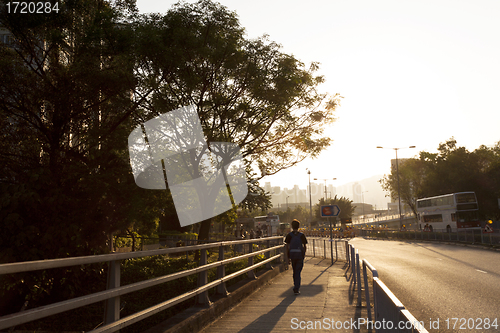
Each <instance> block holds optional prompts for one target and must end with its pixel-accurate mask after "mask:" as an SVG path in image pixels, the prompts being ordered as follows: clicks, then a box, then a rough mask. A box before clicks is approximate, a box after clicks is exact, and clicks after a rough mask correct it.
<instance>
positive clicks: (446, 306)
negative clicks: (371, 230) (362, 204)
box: [350, 238, 500, 333]
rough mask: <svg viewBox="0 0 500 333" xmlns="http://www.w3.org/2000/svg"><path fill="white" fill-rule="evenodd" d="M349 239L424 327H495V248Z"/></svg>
mask: <svg viewBox="0 0 500 333" xmlns="http://www.w3.org/2000/svg"><path fill="white" fill-rule="evenodd" d="M350 243H351V244H352V245H353V246H354V247H355V248H356V249H358V250H359V255H360V258H362V259H367V260H368V261H369V262H370V264H372V265H373V266H374V267H375V268H376V269H377V271H378V273H379V278H381V279H382V281H383V282H384V283H385V284H386V285H387V286H388V287H389V288H390V289H391V291H392V292H393V293H394V294H395V295H396V297H397V298H398V299H399V300H400V301H401V302H402V303H403V304H404V305H405V306H406V308H407V309H408V310H410V312H411V313H412V314H413V315H414V316H415V317H416V318H417V319H418V320H419V321H423V322H424V325H425V328H426V329H427V330H429V332H488V333H490V332H491V333H493V332H500V252H498V251H490V250H485V249H480V248H473V247H463V246H459V245H447V244H435V243H417V242H402V241H389V240H368V239H363V238H354V239H352V240H351V241H350ZM455 318H456V319H455ZM437 320H439V322H437ZM431 324H432V325H433V327H430V326H431ZM495 325H496V327H495ZM438 327H439V328H438ZM453 328H454V329H453Z"/></svg>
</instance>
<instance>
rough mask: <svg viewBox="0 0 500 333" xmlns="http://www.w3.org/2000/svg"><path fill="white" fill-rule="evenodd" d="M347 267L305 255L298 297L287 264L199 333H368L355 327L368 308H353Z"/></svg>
mask: <svg viewBox="0 0 500 333" xmlns="http://www.w3.org/2000/svg"><path fill="white" fill-rule="evenodd" d="M345 265H346V264H345V262H340V261H339V262H336V263H334V265H333V266H331V260H330V259H319V258H311V257H307V258H306V259H305V263H304V269H303V270H302V286H301V288H300V295H297V296H296V295H294V293H293V291H292V287H293V279H292V271H291V266H290V269H289V270H288V271H286V272H284V273H282V274H280V275H279V276H277V277H275V278H274V279H273V280H271V281H270V282H269V283H268V284H267V285H265V286H264V287H262V288H260V289H259V290H257V291H255V292H254V293H253V294H252V295H250V296H249V297H247V298H246V299H245V300H243V301H242V302H241V303H240V304H238V305H237V306H236V307H234V308H233V309H231V310H229V311H228V312H226V313H225V314H224V315H223V316H221V317H220V318H217V319H216V320H215V321H214V322H213V323H211V324H210V326H208V327H205V328H204V330H202V332H203V333H220V332H231V333H233V332H291V331H302V332H332V331H335V332H372V331H371V330H368V329H367V327H366V325H364V326H362V327H360V325H358V318H359V320H360V321H361V322H362V321H363V320H366V318H367V313H366V308H365V307H362V308H357V307H356V295H355V294H354V292H353V291H352V289H353V288H352V286H351V283H352V282H351V280H349V281H348V280H347V278H346V276H345ZM349 274H350V273H349ZM350 286H351V287H350Z"/></svg>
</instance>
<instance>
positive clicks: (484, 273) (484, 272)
mask: <svg viewBox="0 0 500 333" xmlns="http://www.w3.org/2000/svg"><path fill="white" fill-rule="evenodd" d="M476 271H478V272H481V273H484V274H488V272H485V271H482V270H480V269H476Z"/></svg>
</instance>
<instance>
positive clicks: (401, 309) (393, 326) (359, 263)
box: [348, 244, 428, 333]
mask: <svg viewBox="0 0 500 333" xmlns="http://www.w3.org/2000/svg"><path fill="white" fill-rule="evenodd" d="M348 253H349V254H350V255H349V256H348V258H349V269H350V270H351V276H352V279H353V285H354V286H355V288H357V297H358V299H357V306H358V307H361V305H362V286H361V284H362V283H363V285H364V289H365V302H366V308H367V313H368V316H367V319H368V321H369V322H371V323H372V324H371V326H372V327H373V329H374V330H375V332H377V333H384V332H400V333H416V332H419V333H427V332H428V331H427V330H426V329H425V328H424V325H423V323H422V322H418V321H417V319H416V318H415V317H414V316H413V315H412V314H411V313H410V312H409V311H408V310H407V309H406V308H405V306H404V305H403V304H402V303H401V302H400V301H399V300H398V298H397V297H396V296H395V295H394V294H393V293H392V292H391V291H390V290H389V288H388V287H387V286H386V285H385V284H384V283H383V282H382V280H380V279H379V277H378V272H377V270H376V269H375V268H374V267H373V266H372V265H370V263H369V262H368V261H367V260H365V259H363V260H360V258H359V253H358V251H357V250H356V249H355V248H354V247H353V246H352V245H351V244H349V245H348ZM368 272H370V273H371V276H372V285H371V288H372V289H371V291H372V294H373V304H374V307H373V316H372V309H371V301H370V285H369V282H368V279H369V276H368ZM361 275H362V278H363V280H361Z"/></svg>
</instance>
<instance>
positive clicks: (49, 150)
mask: <svg viewBox="0 0 500 333" xmlns="http://www.w3.org/2000/svg"><path fill="white" fill-rule="evenodd" d="M58 4H59V9H60V11H59V13H57V14H55V13H50V14H8V13H6V7H5V6H1V8H0V25H2V26H3V27H5V28H6V29H8V30H9V31H10V32H11V33H12V34H13V36H14V43H13V45H3V44H0V127H1V129H2V131H1V132H0V202H1V203H2V204H1V210H0V224H1V225H2V233H0V262H1V263H4V262H21V261H28V260H41V259H50V258H61V257H68V256H77V255H89V254H96V253H102V252H105V251H107V247H106V242H107V241H108V240H109V234H110V233H112V232H113V231H117V230H125V229H127V228H130V227H131V226H133V225H135V226H140V228H141V229H143V230H151V229H152V228H154V227H155V219H157V218H158V216H159V209H158V207H161V205H158V203H159V202H162V201H164V200H165V199H166V197H167V194H166V193H160V192H151V191H146V190H143V189H140V188H138V187H137V186H136V185H135V184H134V182H133V176H132V174H131V171H130V166H129V161H128V152H127V140H126V138H127V136H128V134H129V132H130V130H131V129H132V128H133V126H134V125H135V124H134V122H133V121H132V120H133V117H132V115H134V116H135V117H137V115H138V114H139V113H140V111H139V110H138V105H139V104H140V103H139V102H140V100H134V99H132V98H131V93H132V92H133V91H134V90H135V89H136V84H137V80H136V78H135V73H134V66H135V63H136V61H135V58H134V52H131V50H133V45H134V44H133V43H134V39H133V36H134V35H133V29H132V28H133V26H132V25H130V24H125V23H128V22H130V17H131V16H133V15H134V14H136V12H137V10H136V8H135V7H134V5H133V4H132V2H131V1H115V2H113V3H111V2H108V1H103V0H73V1H62V2H59V3H58ZM44 274H45V275H44ZM82 274H83V273H81V271H80V269H79V268H68V269H60V270H51V271H50V272H48V273H45V272H41V273H40V274H25V275H24V276H23V278H20V277H19V276H17V278H14V279H12V280H9V279H10V278H9V277H2V278H3V280H2V284H1V285H2V286H5V288H8V289H11V291H13V290H15V292H16V293H17V294H16V296H12V295H10V296H12V297H17V299H18V300H19V299H21V304H22V302H24V298H25V297H27V298H28V299H30V300H34V299H39V298H40V297H42V296H43V297H45V296H47V295H48V297H49V298H53V299H63V298H69V297H72V296H74V295H75V292H76V291H77V290H81V289H84V288H88V286H87V285H85V283H84V277H83V275H82ZM89 274H90V273H89ZM92 274H102V270H101V269H98V270H96V271H95V272H93V273H92ZM80 283H82V284H80ZM35 285H36V286H38V288H37V289H36V292H35V291H33V288H32V286H35ZM26 295H27V296H26ZM4 296H5V297H4ZM0 299H2V303H3V302H4V301H5V302H6V304H8V311H17V310H18V309H19V307H17V306H14V304H15V303H16V302H15V301H12V299H10V297H7V296H6V294H3V293H2V295H0ZM10 301H12V302H11V303H9V302H10ZM33 303H35V302H31V303H30V305H34V304H33Z"/></svg>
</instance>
